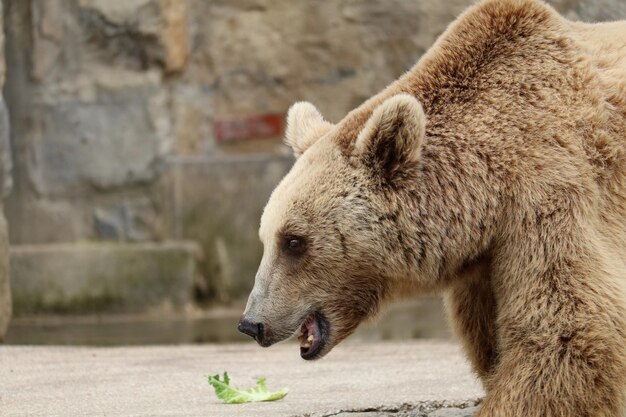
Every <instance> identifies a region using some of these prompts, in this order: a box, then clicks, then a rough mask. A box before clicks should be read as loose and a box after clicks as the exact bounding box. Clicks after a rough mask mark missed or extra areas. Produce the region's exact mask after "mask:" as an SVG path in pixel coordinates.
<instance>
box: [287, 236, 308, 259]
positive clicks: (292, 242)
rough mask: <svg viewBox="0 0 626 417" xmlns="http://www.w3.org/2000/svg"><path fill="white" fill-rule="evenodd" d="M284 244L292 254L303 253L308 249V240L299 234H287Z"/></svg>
mask: <svg viewBox="0 0 626 417" xmlns="http://www.w3.org/2000/svg"><path fill="white" fill-rule="evenodd" d="M282 246H283V250H284V251H285V252H287V253H288V254H290V255H301V254H302V253H304V251H305V250H306V241H305V240H304V238H301V237H299V236H285V237H284V239H283V245H282Z"/></svg>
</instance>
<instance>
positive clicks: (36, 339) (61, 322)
mask: <svg viewBox="0 0 626 417" xmlns="http://www.w3.org/2000/svg"><path fill="white" fill-rule="evenodd" d="M240 313H241V310H240V309H239V308H237V309H232V310H228V311H226V312H221V313H219V314H214V313H207V314H205V315H200V317H198V318H193V319H190V318H164V319H155V318H151V319H146V318H143V319H138V318H120V317H113V318H112V317H102V318H97V317H88V318H42V319H16V320H14V321H13V322H12V323H11V326H10V328H9V333H8V335H7V338H6V343H7V344H14V345H88V346H124V345H170V344H189V343H230V342H238V341H244V340H248V339H247V337H246V336H244V335H242V334H241V333H239V332H238V331H237V329H236V327H237V321H238V319H239V315H240ZM449 337H451V332H450V329H449V326H448V324H447V323H446V320H445V314H444V310H443V306H442V304H441V301H440V299H439V298H435V297H428V298H420V299H417V300H409V301H403V302H399V303H396V304H394V305H392V306H391V307H390V308H389V309H388V310H387V311H386V312H385V313H384V314H383V315H382V316H381V317H380V318H379V319H378V320H377V321H376V323H372V324H365V325H362V326H361V327H360V328H359V330H358V331H357V332H356V334H355V335H354V336H352V337H351V339H360V340H398V339H421V338H449Z"/></svg>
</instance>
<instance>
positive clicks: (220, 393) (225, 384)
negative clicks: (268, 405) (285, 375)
mask: <svg viewBox="0 0 626 417" xmlns="http://www.w3.org/2000/svg"><path fill="white" fill-rule="evenodd" d="M256 383H257V386H256V387H253V388H250V389H246V390H240V389H237V388H235V387H232V386H230V378H228V373H227V372H224V377H223V379H222V380H221V381H220V375H219V374H217V375H212V376H210V377H209V384H211V385H212V386H213V388H214V389H215V395H217V398H219V399H220V400H222V401H224V402H225V403H227V404H241V403H252V402H259V401H276V400H280V399H281V398H283V397H284V396H285V395H287V392H288V389H287V388H283V389H281V390H279V391H276V392H269V391H268V390H267V387H266V386H265V378H264V377H261V378H259V379H258V380H257V382H256Z"/></svg>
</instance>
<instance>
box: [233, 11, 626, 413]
mask: <svg viewBox="0 0 626 417" xmlns="http://www.w3.org/2000/svg"><path fill="white" fill-rule="evenodd" d="M298 106H300V109H299V110H298V109H294V110H293V112H294V114H298V115H302V117H295V116H294V117H290V119H291V120H290V122H289V124H290V131H289V132H288V134H287V137H288V142H289V144H290V145H291V146H292V147H293V148H294V151H295V152H296V153H297V154H299V155H300V156H299V158H298V159H297V161H296V163H295V165H294V167H293V168H292V170H291V172H290V173H289V174H288V175H287V176H286V177H285V178H284V180H283V181H282V182H281V183H280V184H279V186H278V187H277V188H276V190H275V191H274V193H273V194H272V197H271V198H270V201H269V202H268V205H267V207H266V209H265V211H264V213H263V217H262V219H261V228H260V237H261V240H262V241H263V243H264V246H265V251H264V255H263V260H262V262H261V266H260V267H259V272H258V274H257V277H256V281H255V288H254V290H253V292H252V294H251V296H250V299H249V302H248V306H247V308H246V312H245V314H246V316H247V317H250V318H251V319H254V321H258V322H263V323H264V325H265V327H266V331H267V334H268V338H267V344H268V345H269V344H271V343H274V342H276V341H279V340H282V339H284V338H286V337H288V336H289V335H290V334H292V333H293V332H294V331H295V330H296V329H297V328H298V327H299V325H300V324H301V323H302V320H303V319H304V317H305V316H306V314H307V313H308V312H310V311H312V310H316V311H322V312H323V313H324V315H325V316H326V317H327V318H328V322H329V324H330V335H329V340H328V341H327V343H326V345H325V348H324V351H323V352H321V355H323V354H325V353H327V352H328V351H329V350H330V349H332V347H333V346H335V345H336V344H337V343H339V342H340V341H341V340H342V339H343V338H345V337H346V336H347V335H349V334H350V333H351V332H352V331H353V330H354V329H355V328H356V327H357V326H358V324H359V323H360V322H361V321H362V320H364V319H366V318H368V317H371V316H372V315H374V314H375V313H376V312H377V311H378V310H379V308H380V306H381V305H382V304H383V303H384V302H387V301H390V300H392V299H394V298H397V297H398V296H401V295H404V294H407V293H410V292H425V291H442V292H445V293H446V301H447V304H448V307H449V312H450V316H451V320H452V323H453V325H454V327H455V329H456V331H457V333H458V334H459V337H460V338H461V341H462V342H463V345H464V347H465V349H466V351H467V354H468V357H469V359H470V360H471V361H472V363H473V365H474V369H475V370H476V372H477V374H478V375H479V377H480V378H481V380H482V381H483V383H484V385H485V388H486V390H487V395H486V397H485V399H484V401H483V403H482V406H481V408H480V411H479V412H478V416H479V417H547V416H550V417H552V416H554V417H622V413H623V412H624V408H625V405H626V400H625V396H626V308H625V301H626V295H625V294H624V288H623V287H624V285H623V284H624V280H625V279H626V22H616V23H610V24H598V25H590V24H583V23H574V22H570V21H567V20H566V19H564V18H562V17H561V16H559V15H558V14H557V13H556V12H555V11H554V10H553V9H552V8H550V7H549V6H547V5H545V4H543V3H541V2H539V1H535V0H485V1H483V2H481V3H479V4H477V5H476V6H474V7H472V8H470V9H468V10H467V11H466V12H465V13H464V14H462V15H461V16H460V17H459V18H458V19H457V20H456V21H455V22H454V23H453V24H452V25H451V26H450V27H449V28H448V30H446V32H445V33H444V34H443V35H442V36H441V37H440V38H439V40H438V41H437V42H436V44H435V45H434V46H433V47H432V48H431V49H430V50H429V51H428V52H427V53H426V54H425V55H424V57H422V59H421V60H420V61H419V62H418V63H417V64H416V65H415V67H414V68H413V69H411V70H410V71H409V72H408V73H407V74H405V75H404V76H402V77H401V78H399V79H398V80H397V81H396V82H395V83H393V84H392V85H390V86H389V87H388V88H386V89H385V90H384V91H382V92H381V93H379V94H378V95H376V96H374V97H372V98H371V99H370V100H368V101H367V102H365V103H364V104H363V105H362V106H360V107H359V108H357V109H355V110H354V111H352V112H351V113H349V114H348V115H347V116H346V118H344V119H343V120H342V121H341V122H340V123H339V124H337V125H335V126H331V125H328V124H327V122H324V121H323V118H322V117H321V115H319V114H318V113H317V111H313V110H312V109H311V108H310V107H308V106H306V105H305V106H304V107H302V105H298ZM303 109H304V111H302V110H303ZM302 119H304V120H308V121H309V122H306V123H302V122H301V120H302ZM299 120H300V121H299ZM311 121H314V122H315V123H310V122H311ZM296 125H300V126H299V127H297V126H296ZM311 126H314V127H311ZM315 126H316V127H315ZM291 235H295V236H301V237H302V238H303V239H305V240H306V242H307V246H306V252H304V253H303V254H302V255H299V256H297V257H294V256H288V255H286V254H285V253H284V250H283V249H281V248H282V246H281V242H282V239H284V237H285V236H291ZM321 355H320V356H321Z"/></svg>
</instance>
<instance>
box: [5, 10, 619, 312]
mask: <svg viewBox="0 0 626 417" xmlns="http://www.w3.org/2000/svg"><path fill="white" fill-rule="evenodd" d="M470 3H472V2H471V1H470V0H439V1H428V0H388V1H376V0H325V1H318V0H306V1H288V0H212V1H205V0H3V3H2V4H3V13H4V16H3V21H4V32H5V34H6V36H5V50H4V59H5V60H6V83H5V85H4V98H5V101H6V105H7V107H8V114H9V115H10V126H11V130H10V145H11V147H12V159H13V167H14V168H13V184H14V185H13V190H12V192H11V194H10V195H9V197H8V199H6V200H5V213H6V217H7V219H8V223H9V226H10V243H11V255H12V260H11V273H12V277H11V280H12V285H13V298H14V308H15V313H16V315H25V314H38V313H59V312H60V313H66V312H70V313H89V312H107V311H124V312H141V311H147V310H150V309H154V308H162V307H163V306H166V307H167V308H170V307H171V308H174V309H184V308H185V307H186V306H188V305H189V304H190V303H196V304H199V305H207V304H208V305H211V304H215V303H225V302H228V301H230V300H236V299H240V298H241V297H243V296H245V295H246V294H247V292H248V290H249V289H250V287H251V285H252V282H253V277H254V273H255V270H256V267H257V263H258V261H259V259H260V256H261V252H262V248H261V246H260V244H259V242H258V238H257V227H258V221H259V218H260V215H261V210H262V208H263V206H264V204H265V202H266V200H267V198H268V196H269V193H270V192H271V190H272V189H273V187H274V186H275V184H276V183H277V182H278V181H279V180H280V178H281V177H282V176H283V175H284V174H285V173H286V171H287V170H288V169H289V167H290V165H291V164H292V162H293V160H292V158H291V156H290V155H289V153H288V152H287V150H286V149H285V148H284V147H283V146H282V145H281V136H282V129H283V116H284V114H285V112H286V110H287V109H288V107H289V105H290V104H292V103H293V102H294V101H297V100H307V101H311V102H313V103H314V104H316V105H317V106H318V107H319V108H320V109H321V111H322V112H323V113H324V114H325V116H326V117H327V118H328V119H329V120H331V121H333V122H335V121H338V120H340V119H341V117H342V116H343V115H344V114H345V113H346V112H347V111H349V110H350V109H352V108H354V107H356V106H358V105H359V104H360V103H361V102H362V101H363V100H365V99H366V98H368V97H369V96H371V95H372V94H374V93H376V92H377V91H378V90H380V89H381V88H383V87H384V86H385V85H386V84H388V83H389V82H391V81H392V80H394V79H395V78H397V77H398V76H399V75H400V74H402V73H403V72H404V71H406V70H407V69H409V68H410V67H411V66H412V65H413V64H414V63H415V62H416V61H417V60H418V59H419V57H420V55H421V54H422V53H424V51H426V50H427V49H428V47H429V46H430V45H431V44H432V43H433V42H434V40H435V39H436V37H437V36H438V35H439V34H440V33H441V32H442V31H443V30H444V29H445V27H446V26H447V24H448V23H449V22H451V21H452V20H453V19H454V18H455V16H457V15H458V14H459V13H460V12H461V11H462V10H463V9H464V8H465V7H467V6H468V5H469V4H470ZM550 3H551V4H552V5H554V6H555V7H556V8H557V9H558V10H559V11H560V12H562V13H563V14H564V15H566V16H567V17H569V18H572V19H582V20H586V21H602V20H614V19H618V18H620V17H621V18H626V1H624V0H554V1H550ZM0 57H2V55H1V54H0ZM0 68H1V67H0ZM0 74H2V72H0ZM0 78H2V77H0ZM0 113H2V114H0V116H2V117H4V116H3V115H6V111H5V110H3V109H1V106H0ZM0 133H2V132H0ZM1 153H2V155H0V156H1V157H2V158H4V159H6V158H5V157H8V156H9V151H8V147H3V148H2V152H1ZM4 159H3V160H4ZM8 166H9V165H8V162H5V163H4V165H3V171H2V173H3V175H4V172H5V171H6V168H7V167H8ZM8 180H10V177H9V178H8V179H7V177H6V176H4V177H3V178H2V181H4V182H6V181H8ZM0 238H1V236H0ZM0 266H1V265H0ZM1 284H2V281H1V279H0V285H1ZM0 291H1V290H0Z"/></svg>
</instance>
